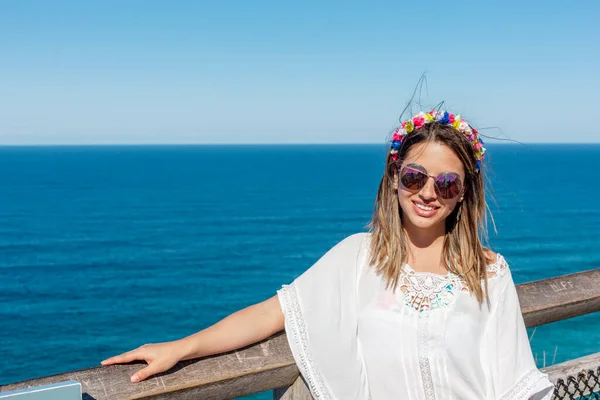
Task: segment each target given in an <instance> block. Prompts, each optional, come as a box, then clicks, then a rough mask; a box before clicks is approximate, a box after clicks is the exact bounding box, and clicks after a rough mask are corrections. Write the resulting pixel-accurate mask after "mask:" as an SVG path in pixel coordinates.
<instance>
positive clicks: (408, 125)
mask: <svg viewBox="0 0 600 400" xmlns="http://www.w3.org/2000/svg"><path fill="white" fill-rule="evenodd" d="M404 129H406V132H407V133H411V132H412V131H413V129H414V125H413V123H412V121H406V126H405V127H404Z"/></svg>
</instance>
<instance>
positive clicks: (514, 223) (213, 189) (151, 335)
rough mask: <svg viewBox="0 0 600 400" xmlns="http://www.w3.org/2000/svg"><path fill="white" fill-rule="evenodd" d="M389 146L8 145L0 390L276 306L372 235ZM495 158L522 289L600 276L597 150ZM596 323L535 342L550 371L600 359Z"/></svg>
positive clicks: (546, 150)
mask: <svg viewBox="0 0 600 400" xmlns="http://www.w3.org/2000/svg"><path fill="white" fill-rule="evenodd" d="M386 151H387V146H386V145H383V144H382V145H346V146H338V145H335V146H333V145H331V146H330V145H295V146H284V145H273V146H262V145H255V146H84V147H79V146H59V147H52V146H49V147H0V214H1V217H0V321H1V329H0V384H6V383H11V382H16V381H20V380H26V379H31V378H34V377H39V376H44V375H50V374H55V373H59V372H65V371H70V370H75V369H81V368H86V367H92V366H97V365H98V364H99V363H100V361H101V360H102V359H104V358H107V357H109V356H112V355H115V354H118V353H121V352H123V351H126V350H129V349H131V348H134V347H137V346H139V345H141V344H144V343H147V342H160V341H167V340H173V339H176V338H180V337H182V336H185V335H188V334H191V333H193V332H196V331H198V330H200V329H202V328H204V327H206V326H208V325H210V324H212V323H214V322H216V321H218V320H219V319H221V318H223V317H225V316H226V315H228V314H229V313H231V312H233V311H236V310H238V309H240V308H242V307H245V306H247V305H250V304H252V303H255V302H258V301H261V300H263V299H265V298H267V297H270V296H272V295H273V294H274V293H275V291H276V290H277V289H278V288H279V287H280V286H281V285H282V284H285V283H289V282H291V281H292V280H293V279H294V278H295V277H296V276H298V275H299V274H301V273H302V272H303V271H304V270H305V269H307V268H308V267H310V266H311V265H312V263H314V262H315V261H316V260H317V259H318V258H319V257H320V256H321V255H322V254H323V253H324V252H326V251H327V250H328V249H329V248H330V247H331V246H333V245H334V244H335V243H336V242H338V241H340V240H341V239H343V238H344V237H345V236H347V235H349V234H352V233H354V232H358V231H364V230H365V229H366V228H365V226H366V225H367V223H368V222H369V219H370V215H371V211H372V207H373V202H374V199H375V194H376V192H377V187H378V184H379V179H380V177H381V175H382V172H383V170H384V160H385V155H386ZM488 151H489V153H488V155H489V156H488V158H487V159H486V163H487V170H488V172H489V174H488V175H489V178H490V179H489V180H490V182H489V183H490V185H489V196H490V197H489V203H490V209H491V212H492V214H493V216H494V220H495V226H496V231H497V232H494V230H493V226H492V224H491V223H490V241H491V245H492V248H493V249H494V250H496V251H498V252H500V253H502V254H503V255H504V256H505V257H506V259H507V260H508V261H509V262H510V265H511V269H512V271H513V275H514V278H515V280H516V281H517V283H521V282H526V281H531V280H536V279H542V278H547V277H551V276H556V275H563V274H568V273H572V272H576V271H583V270H589V269H594V268H600V208H599V207H598V206H597V205H596V203H597V202H598V201H599V199H600V145H564V144H560V145H558V144H557V145H541V144H539V145H537V144H536V145H519V144H510V145H504V144H502V145H501V144H495V145H494V144H491V145H489V146H488ZM599 328H600V315H598V314H596V315H594V314H592V315H588V316H584V317H579V318H575V319H572V320H568V321H563V322H558V323H553V324H550V325H546V326H543V327H540V328H538V329H537V330H536V331H535V333H534V332H533V331H530V333H531V334H533V338H532V340H531V343H532V348H533V352H534V354H535V355H536V358H537V360H538V364H539V366H543V365H544V364H545V365H550V364H552V363H558V362H562V361H565V360H567V359H570V358H574V357H580V356H584V355H587V354H591V353H595V352H598V351H600V347H599V346H600V345H599V343H600V329H599ZM253 398H256V399H259V398H260V399H267V398H270V395H268V394H260V395H257V396H254V397H253Z"/></svg>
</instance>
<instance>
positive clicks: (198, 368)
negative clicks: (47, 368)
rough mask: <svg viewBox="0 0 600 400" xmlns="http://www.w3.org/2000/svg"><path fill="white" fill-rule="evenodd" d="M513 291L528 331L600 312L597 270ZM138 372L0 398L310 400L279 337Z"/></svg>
mask: <svg viewBox="0 0 600 400" xmlns="http://www.w3.org/2000/svg"><path fill="white" fill-rule="evenodd" d="M517 291H518V293H519V299H520V303H521V309H522V311H523V316H524V318H525V323H526V325H527V326H528V327H533V326H538V325H542V324H547V323H549V322H554V321H559V320H563V319H566V318H571V317H575V316H578V315H584V314H588V313H592V312H596V311H600V269H597V270H592V271H586V272H579V273H575V274H571V275H564V276H560V277H556V278H551V279H546V280H541V281H535V282H530V283H525V284H521V285H517ZM599 328H600V327H599ZM599 350H600V349H599ZM598 367H600V353H597V354H593V355H590V356H587V357H583V358H580V359H576V360H570V361H567V362H565V363H562V364H557V365H553V366H551V367H548V368H545V369H544V371H545V372H546V373H548V374H549V375H550V378H551V380H552V381H553V382H557V381H558V380H559V379H563V380H565V381H566V379H567V378H568V377H569V376H575V375H576V374H578V373H579V372H581V371H582V370H584V371H588V370H595V369H597V368H598ZM139 368H140V365H136V364H127V365H112V366H107V367H95V368H89V369H85V370H81V371H74V372H67V373H64V374H59V375H54V376H48V377H44V378H39V379H33V380H29V381H24V382H19V383H14V384H10V385H5V386H2V387H0V392H5V391H9V390H16V389H23V388H27V387H31V386H38V385H44V384H49V383H56V382H62V381H68V380H76V381H78V382H81V384H82V388H83V392H84V395H83V399H84V400H121V399H123V400H124V399H167V400H183V399H203V400H211V399H215V400H216V399H231V398H235V397H239V396H243V395H247V394H251V393H257V392H263V391H267V390H271V389H273V390H274V398H275V399H282V400H283V399H287V400H292V399H294V400H300V399H311V397H310V394H309V392H308V389H307V388H306V386H305V385H304V382H303V380H302V379H301V377H300V374H299V372H298V368H297V367H296V365H295V363H294V359H293V357H292V354H291V352H290V349H289V347H288V344H287V339H286V337H285V334H284V333H283V332H282V333H279V334H277V335H274V336H273V337H271V338H269V339H267V340H265V341H263V342H261V343H258V344H255V345H253V346H250V347H247V348H244V349H241V350H238V351H234V352H231V353H226V354H221V355H218V356H212V357H206V358H203V359H198V360H192V361H184V362H181V363H179V364H177V366H175V367H174V368H173V369H171V370H169V371H168V372H166V373H163V374H160V375H158V376H155V377H153V378H150V379H148V380H146V381H143V382H140V383H135V384H134V383H131V382H130V380H129V378H130V376H131V375H132V374H133V373H134V372H135V371H136V370H138V369H139Z"/></svg>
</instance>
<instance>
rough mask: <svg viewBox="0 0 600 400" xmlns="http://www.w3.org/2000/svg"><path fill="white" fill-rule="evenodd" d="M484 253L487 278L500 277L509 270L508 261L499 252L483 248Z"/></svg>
mask: <svg viewBox="0 0 600 400" xmlns="http://www.w3.org/2000/svg"><path fill="white" fill-rule="evenodd" d="M484 253H485V257H486V262H487V276H488V279H493V278H500V277H502V276H504V275H506V274H507V273H509V272H510V268H509V267H508V263H507V262H506V260H505V259H504V257H503V256H502V255H501V254H500V253H495V252H493V251H492V250H490V249H485V250H484Z"/></svg>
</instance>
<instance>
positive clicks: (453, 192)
mask: <svg viewBox="0 0 600 400" xmlns="http://www.w3.org/2000/svg"><path fill="white" fill-rule="evenodd" d="M429 178H433V183H434V187H435V192H436V193H437V195H438V196H439V197H441V198H442V199H445V200H450V199H453V198H455V197H456V196H458V195H459V194H460V193H461V191H462V182H461V181H460V176H459V175H458V174H457V173H454V172H442V173H441V174H439V175H438V176H433V175H429V174H428V173H427V170H426V169H425V168H423V167H422V166H420V165H419V164H408V165H406V166H405V167H403V168H402V169H400V178H399V179H400V183H401V184H402V186H403V187H404V188H405V189H407V190H410V191H412V192H418V191H419V190H421V189H423V186H425V184H426V183H427V180H428V179H429Z"/></svg>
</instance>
